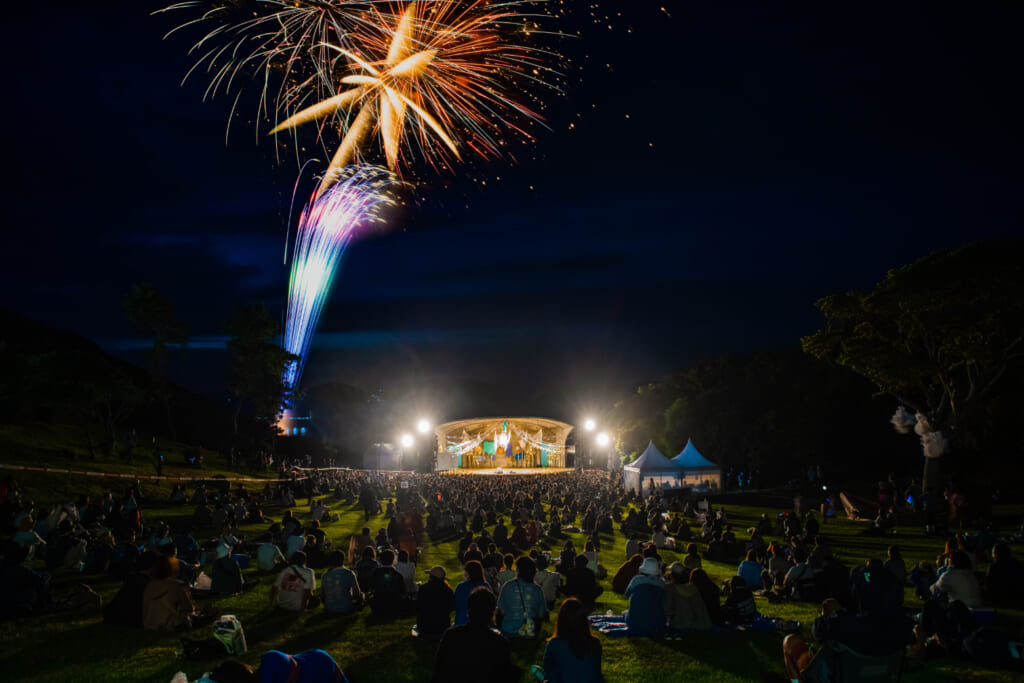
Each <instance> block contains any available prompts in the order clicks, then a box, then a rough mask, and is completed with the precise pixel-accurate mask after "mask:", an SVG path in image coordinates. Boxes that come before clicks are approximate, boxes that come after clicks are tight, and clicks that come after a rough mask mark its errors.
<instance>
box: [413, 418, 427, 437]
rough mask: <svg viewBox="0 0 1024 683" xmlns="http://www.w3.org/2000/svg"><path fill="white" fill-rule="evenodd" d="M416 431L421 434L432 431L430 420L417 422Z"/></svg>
mask: <svg viewBox="0 0 1024 683" xmlns="http://www.w3.org/2000/svg"><path fill="white" fill-rule="evenodd" d="M416 431H418V432H419V433H420V434H426V433H427V432H429V431H430V422H428V421H427V420H420V421H419V422H417V423H416Z"/></svg>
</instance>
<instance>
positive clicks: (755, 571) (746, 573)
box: [736, 550, 762, 588]
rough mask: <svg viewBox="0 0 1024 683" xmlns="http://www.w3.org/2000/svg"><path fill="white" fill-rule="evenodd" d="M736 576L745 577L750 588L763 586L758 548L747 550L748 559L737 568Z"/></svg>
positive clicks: (744, 580)
mask: <svg viewBox="0 0 1024 683" xmlns="http://www.w3.org/2000/svg"><path fill="white" fill-rule="evenodd" d="M736 576H738V577H740V578H741V579H743V583H745V584H747V587H748V588H760V587H761V585H762V580H761V563H760V562H758V561H757V551H756V550H750V551H748V552H747V559H745V560H743V561H742V562H740V566H739V567H737V568H736Z"/></svg>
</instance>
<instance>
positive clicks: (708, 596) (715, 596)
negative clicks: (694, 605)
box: [690, 569, 725, 626]
mask: <svg viewBox="0 0 1024 683" xmlns="http://www.w3.org/2000/svg"><path fill="white" fill-rule="evenodd" d="M690 583H692V584H693V585H694V586H696V587H697V590H698V591H700V597H701V600H703V601H704V607H705V608H706V609H707V611H708V618H709V619H710V620H711V623H712V624H714V625H715V626H721V625H722V624H724V623H725V615H724V614H723V612H722V601H721V600H722V593H721V591H720V590H718V586H716V585H715V582H714V581H712V580H711V579H710V578H709V577H708V575H707V572H705V571H704V570H703V569H694V570H693V571H692V572H690Z"/></svg>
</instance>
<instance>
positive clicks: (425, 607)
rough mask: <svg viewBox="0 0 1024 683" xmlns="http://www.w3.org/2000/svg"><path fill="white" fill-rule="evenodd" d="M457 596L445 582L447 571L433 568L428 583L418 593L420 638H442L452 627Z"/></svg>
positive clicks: (417, 611) (417, 627)
mask: <svg viewBox="0 0 1024 683" xmlns="http://www.w3.org/2000/svg"><path fill="white" fill-rule="evenodd" d="M453 609H455V594H454V593H453V592H452V589H451V586H449V585H448V582H447V581H446V580H445V570H444V567H441V566H436V565H435V566H433V567H431V568H430V571H428V572H427V582H426V583H425V584H423V585H422V586H420V589H419V590H418V591H417V593H416V630H415V633H416V635H417V636H418V637H420V638H440V637H441V634H443V633H444V632H445V630H446V629H447V628H448V627H449V626H451V623H452V610H453Z"/></svg>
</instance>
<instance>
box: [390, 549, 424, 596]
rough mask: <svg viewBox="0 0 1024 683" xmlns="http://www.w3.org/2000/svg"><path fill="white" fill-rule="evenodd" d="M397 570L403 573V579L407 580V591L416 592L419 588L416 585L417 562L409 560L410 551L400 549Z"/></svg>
mask: <svg viewBox="0 0 1024 683" xmlns="http://www.w3.org/2000/svg"><path fill="white" fill-rule="evenodd" d="M395 571H397V572H398V573H399V574H401V575H402V579H404V580H405V592H406V593H415V592H416V591H417V589H418V586H417V585H416V563H415V562H410V561H409V552H408V551H406V550H399V551H398V562H397V563H396V564H395Z"/></svg>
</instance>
